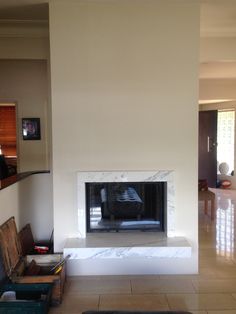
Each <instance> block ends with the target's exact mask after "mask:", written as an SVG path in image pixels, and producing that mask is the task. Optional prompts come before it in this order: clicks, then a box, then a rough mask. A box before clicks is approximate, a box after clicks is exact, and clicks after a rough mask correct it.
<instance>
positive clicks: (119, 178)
mask: <svg viewBox="0 0 236 314" xmlns="http://www.w3.org/2000/svg"><path fill="white" fill-rule="evenodd" d="M77 182H78V185H77V187H78V194H77V195H78V237H79V238H86V237H87V234H92V232H91V231H94V230H91V225H90V226H89V225H88V214H87V212H86V210H87V206H88V204H87V201H88V199H87V198H86V190H89V189H90V190H93V189H95V192H96V193H97V197H100V206H103V207H105V206H106V205H105V204H103V205H102V204H101V203H102V202H101V197H102V196H101V195H102V194H104V193H105V192H104V191H103V192H101V191H100V190H101V189H102V187H104V186H105V185H106V184H108V183H118V184H120V183H125V185H126V187H129V184H130V183H132V184H133V186H132V185H131V188H135V187H136V186H135V184H138V183H140V184H141V186H142V183H146V184H147V185H148V184H150V186H151V187H152V188H154V189H160V190H164V193H163V195H164V200H163V199H162V200H158V202H160V203H162V205H163V207H162V211H161V212H160V215H162V219H161V222H160V228H159V231H162V230H164V233H165V235H166V236H167V237H173V236H175V206H174V198H175V197H174V195H175V189H174V172H173V171H171V170H158V171H80V172H78V181H77ZM156 183H157V186H158V188H157V187H155V184H156ZM93 184H94V185H93ZM96 184H100V186H99V188H97V187H96ZM152 184H153V185H152ZM137 186H138V185H137ZM144 186H145V185H144ZM100 187H101V189H100ZM139 188H140V187H139ZM97 190H98V191H97ZM135 192H136V193H137V194H138V196H139V198H140V199H141V201H142V197H140V195H139V192H138V191H135ZM132 193H133V191H132V190H131V191H130V192H129V193H128V192H127V194H129V197H130V198H131V197H132ZM148 193H149V191H148V192H147V194H146V195H148ZM134 194H135V193H133V195H134ZM104 199H105V197H104V195H103V200H104ZM137 199H138V198H137ZM93 201H94V200H92V202H93ZM95 201H96V200H95ZM154 203H155V202H154ZM90 205H91V204H90ZM90 205H89V206H90ZM136 206H137V207H138V204H136ZM151 206H153V205H151ZM95 207H96V206H95ZM104 211H105V209H104ZM101 215H102V214H101V209H100V217H101ZM146 215H148V214H146ZM113 216H114V217H112V215H110V216H107V213H106V217H107V218H106V219H108V220H109V222H113V223H117V220H119V219H120V217H116V216H115V215H113ZM108 217H109V218H108ZM140 218H141V219H142V215H141V217H140V216H139V215H136V216H134V217H132V218H131V219H133V220H135V222H136V224H137V223H140V224H141V223H143V222H142V221H140V222H139V219H140ZM126 219H127V220H129V219H130V217H129V218H128V217H126ZM150 219H151V218H150ZM156 219H157V218H156ZM153 220H154V218H153ZM110 227H111V225H110V226H109V228H110ZM110 230H111V231H112V230H113V231H116V228H114V227H113V229H110ZM156 230H158V228H157V229H156ZM96 231H97V230H96Z"/></svg>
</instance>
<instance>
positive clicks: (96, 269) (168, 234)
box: [64, 170, 192, 276]
mask: <svg viewBox="0 0 236 314" xmlns="http://www.w3.org/2000/svg"><path fill="white" fill-rule="evenodd" d="M97 182H167V193H166V194H167V206H166V213H165V223H166V226H165V232H141V231H137V232H133V231H132V232H129V231H128V232H127V231H126V232H99V233H97V232H93V233H88V234H87V233H86V197H85V184H86V183H97ZM77 184H78V185H77V189H78V190H77V191H78V237H77V238H68V239H67V240H66V243H65V246H64V256H67V255H70V258H69V260H68V262H67V273H68V275H69V276H79V275H82V276H83V275H85V276H87V275H131V274H183V273H191V271H192V269H191V267H192V266H191V262H190V260H191V256H192V248H191V245H190V244H189V243H188V241H187V240H186V239H185V238H183V237H179V236H176V235H175V186H174V172H173V171H165V170H159V171H102V172H99V171H92V172H85V171H84V172H83V171H81V172H78V173H77Z"/></svg>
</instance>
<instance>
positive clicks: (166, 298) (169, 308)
mask: <svg viewBox="0 0 236 314" xmlns="http://www.w3.org/2000/svg"><path fill="white" fill-rule="evenodd" d="M164 296H165V300H166V303H167V305H168V310H170V311H171V306H170V303H169V301H168V297H167V294H166V293H165V294H164Z"/></svg>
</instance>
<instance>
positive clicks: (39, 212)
mask: <svg viewBox="0 0 236 314" xmlns="http://www.w3.org/2000/svg"><path fill="white" fill-rule="evenodd" d="M51 180H52V175H51V174H46V173H44V174H35V175H32V176H30V177H28V178H26V179H24V180H22V181H19V182H17V183H15V184H13V185H11V186H9V187H7V188H5V189H3V190H1V191H0V224H2V223H4V222H5V221H6V220H7V219H8V218H10V217H11V216H14V217H15V219H16V224H17V229H18V231H19V230H20V229H21V228H22V227H23V226H25V225H26V224H27V223H30V224H31V228H32V232H33V234H34V237H35V239H36V240H41V239H49V238H50V235H51V232H52V229H53V211H52V191H51V189H52V182H51Z"/></svg>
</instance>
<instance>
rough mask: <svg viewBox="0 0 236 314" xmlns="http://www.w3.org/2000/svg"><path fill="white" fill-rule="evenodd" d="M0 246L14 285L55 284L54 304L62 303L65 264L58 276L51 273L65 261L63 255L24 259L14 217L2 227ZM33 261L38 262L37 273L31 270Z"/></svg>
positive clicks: (34, 256) (0, 229) (29, 256)
mask: <svg viewBox="0 0 236 314" xmlns="http://www.w3.org/2000/svg"><path fill="white" fill-rule="evenodd" d="M0 244H1V250H2V257H3V262H4V267H5V270H6V273H7V275H8V277H9V278H10V280H11V281H12V282H13V283H53V291H52V303H53V304H59V303H61V301H62V295H63V289H64V283H65V264H63V265H62V268H61V270H60V272H59V273H58V274H56V275H55V274H54V272H53V271H51V270H52V268H53V266H55V265H56V264H57V263H58V262H60V261H61V260H62V259H63V257H62V255H61V254H45V255H27V256H25V257H23V256H22V254H21V247H20V243H19V240H18V234H17V229H16V224H15V219H14V217H11V218H10V219H8V220H7V221H6V222H5V223H4V224H3V225H1V226H0ZM32 260H34V261H35V262H36V265H37V266H35V268H36V270H37V271H32V272H31V271H30V269H29V265H31V264H30V262H31V261H32ZM27 272H28V274H27ZM35 273H37V275H35Z"/></svg>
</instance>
